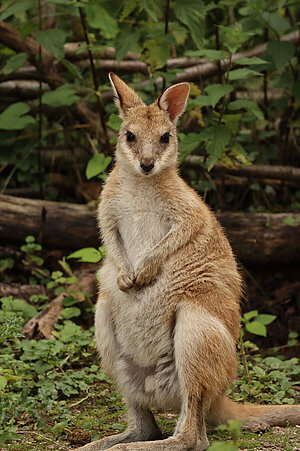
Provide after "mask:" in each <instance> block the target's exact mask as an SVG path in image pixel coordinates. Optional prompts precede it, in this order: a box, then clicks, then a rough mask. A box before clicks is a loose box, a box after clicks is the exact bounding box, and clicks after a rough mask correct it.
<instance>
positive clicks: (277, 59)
mask: <svg viewBox="0 0 300 451" xmlns="http://www.w3.org/2000/svg"><path fill="white" fill-rule="evenodd" d="M294 54H295V46H294V44H292V43H291V42H288V41H279V40H278V41H270V42H268V46H267V55H268V56H269V57H270V58H271V61H272V63H273V64H274V66H275V67H276V69H277V70H278V71H279V72H282V71H283V69H284V68H285V66H286V65H287V64H288V63H289V61H290V60H291V59H292V57H293V56H294Z"/></svg>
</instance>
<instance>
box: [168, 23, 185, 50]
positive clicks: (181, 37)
mask: <svg viewBox="0 0 300 451" xmlns="http://www.w3.org/2000/svg"><path fill="white" fill-rule="evenodd" d="M169 30H170V33H171V34H172V36H174V38H175V41H176V44H177V45H183V44H184V43H185V41H186V39H187V37H188V30H187V29H186V28H185V27H183V26H182V25H180V23H179V22H169Z"/></svg>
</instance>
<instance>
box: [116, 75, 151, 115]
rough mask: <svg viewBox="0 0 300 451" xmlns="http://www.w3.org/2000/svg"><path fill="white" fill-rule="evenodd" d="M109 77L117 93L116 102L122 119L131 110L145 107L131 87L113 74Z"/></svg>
mask: <svg viewBox="0 0 300 451" xmlns="http://www.w3.org/2000/svg"><path fill="white" fill-rule="evenodd" d="M108 76H109V79H110V82H111V84H112V87H113V90H114V93H115V102H116V105H117V107H118V108H119V111H120V115H121V117H123V115H126V112H127V111H128V110H129V109H130V108H133V107H135V106H138V105H144V102H143V101H142V100H141V99H140V98H139V96H138V95H137V94H136V92H134V90H133V89H131V88H129V86H127V85H126V83H125V82H124V81H123V80H121V78H119V77H118V76H117V75H116V74H114V73H113V72H110V73H109V75H108Z"/></svg>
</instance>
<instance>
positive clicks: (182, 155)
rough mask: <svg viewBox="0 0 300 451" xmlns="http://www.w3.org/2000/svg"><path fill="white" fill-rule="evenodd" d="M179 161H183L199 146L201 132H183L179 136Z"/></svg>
mask: <svg viewBox="0 0 300 451" xmlns="http://www.w3.org/2000/svg"><path fill="white" fill-rule="evenodd" d="M179 138H180V140H179V162H180V163H182V162H183V161H184V160H185V159H186V157H187V156H188V155H190V154H191V153H192V152H193V151H194V150H196V149H197V147H199V144H200V143H201V139H200V136H199V133H188V134H187V135H184V134H183V133H182V134H180V136H179Z"/></svg>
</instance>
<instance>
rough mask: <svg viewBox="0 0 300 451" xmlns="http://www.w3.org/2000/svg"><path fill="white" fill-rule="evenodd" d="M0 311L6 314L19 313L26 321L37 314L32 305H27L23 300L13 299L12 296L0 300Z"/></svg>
mask: <svg viewBox="0 0 300 451" xmlns="http://www.w3.org/2000/svg"><path fill="white" fill-rule="evenodd" d="M1 302H2V310H3V311H7V312H20V313H22V315H23V316H24V319H25V320H27V319H29V318H32V317H33V316H34V315H36V314H37V309H36V308H35V307H33V305H30V304H27V302H26V301H24V300H23V299H13V298H12V296H8V297H5V298H1Z"/></svg>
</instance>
